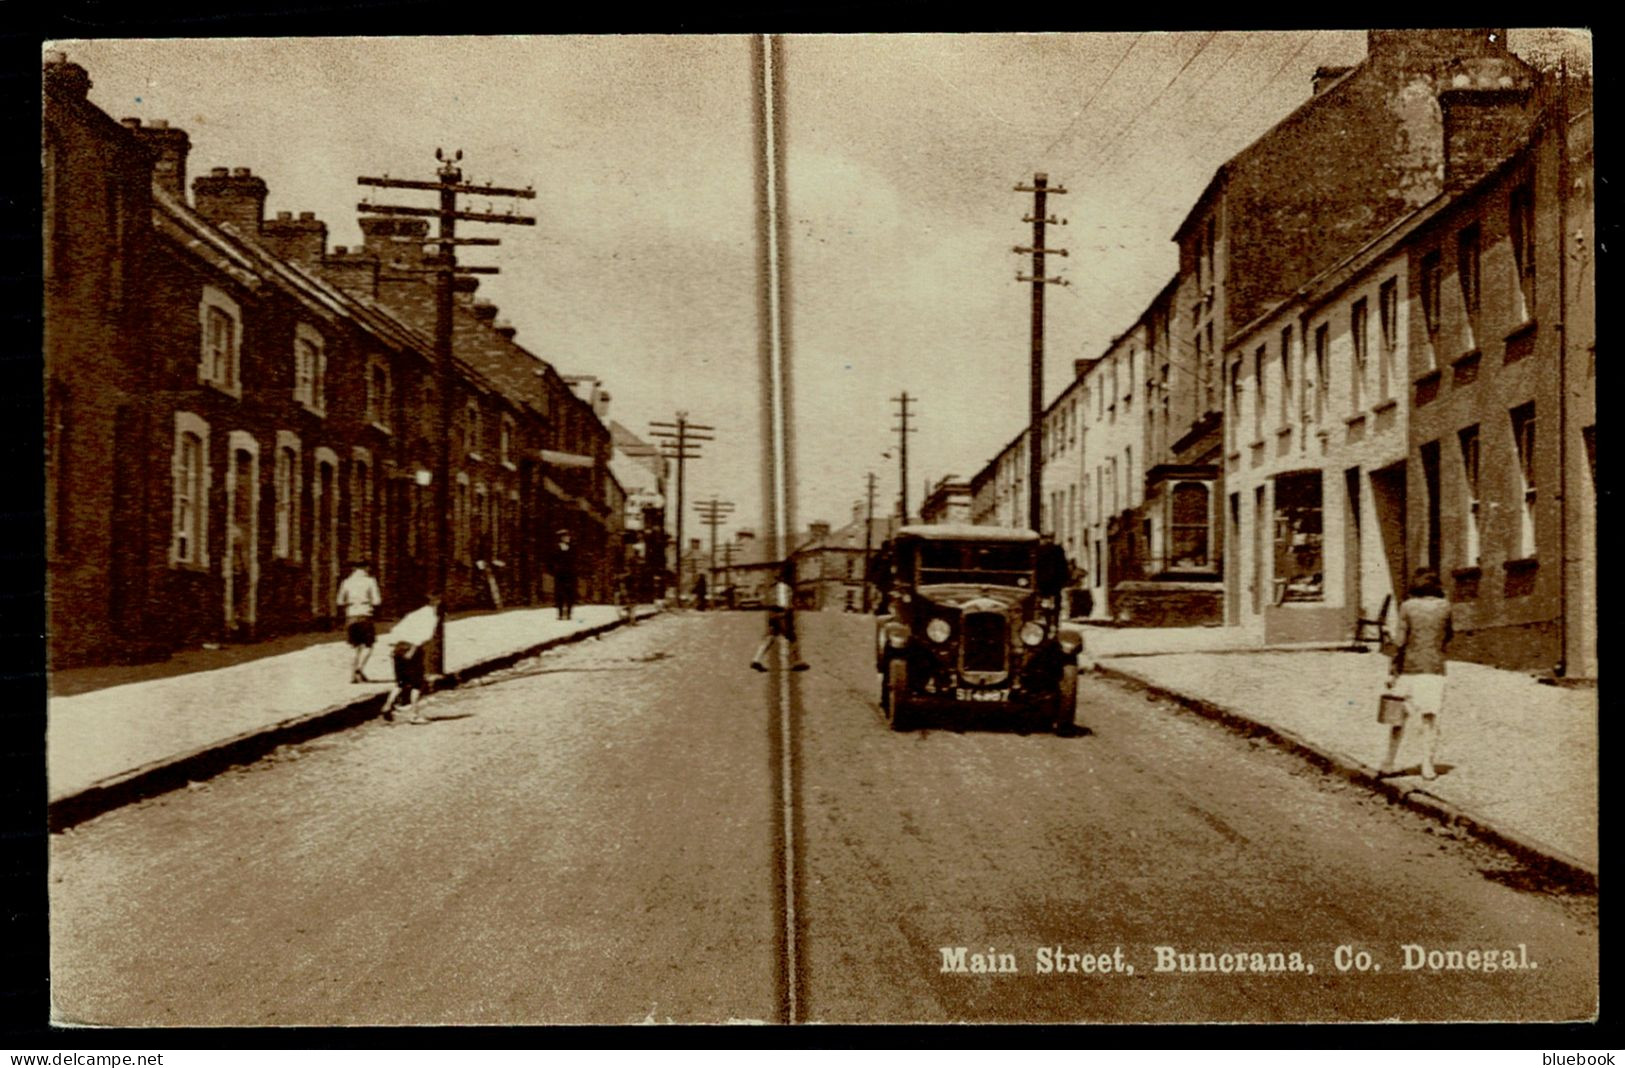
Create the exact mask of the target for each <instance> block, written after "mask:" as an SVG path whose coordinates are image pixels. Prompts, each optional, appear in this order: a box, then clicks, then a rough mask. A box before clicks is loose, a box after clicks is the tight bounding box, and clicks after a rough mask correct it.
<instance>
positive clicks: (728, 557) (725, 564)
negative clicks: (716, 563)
mask: <svg viewBox="0 0 1625 1068" xmlns="http://www.w3.org/2000/svg"><path fill="white" fill-rule="evenodd" d="M738 548H739V543H738V542H732V541H730V542H727V543H725V544H724V545H723V546H722V585H723V588H724V589H726V590H727V591H728V607H729V608H732V607H733V587H734V580H733V566H734V550H736V549H738Z"/></svg>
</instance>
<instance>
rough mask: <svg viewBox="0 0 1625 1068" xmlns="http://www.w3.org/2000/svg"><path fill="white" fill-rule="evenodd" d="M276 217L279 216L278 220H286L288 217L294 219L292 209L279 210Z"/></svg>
mask: <svg viewBox="0 0 1625 1068" xmlns="http://www.w3.org/2000/svg"><path fill="white" fill-rule="evenodd" d="M276 217H277V221H278V222H282V221H283V220H286V219H292V218H293V212H291V211H279V212H277V213H276Z"/></svg>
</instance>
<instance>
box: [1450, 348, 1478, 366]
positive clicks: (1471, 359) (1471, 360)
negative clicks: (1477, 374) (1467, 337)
mask: <svg viewBox="0 0 1625 1068" xmlns="http://www.w3.org/2000/svg"><path fill="white" fill-rule="evenodd" d="M1483 356H1484V353H1483V352H1482V351H1480V350H1479V349H1469V350H1468V351H1466V352H1464V353H1462V354H1461V355H1460V356H1457V357H1456V358H1455V359H1453V360H1451V361H1450V366H1451V367H1454V368H1456V369H1457V370H1462V369H1465V368H1468V367H1472V366H1474V365H1476V364H1477V363H1478V361H1479V360H1480V359H1482V358H1483Z"/></svg>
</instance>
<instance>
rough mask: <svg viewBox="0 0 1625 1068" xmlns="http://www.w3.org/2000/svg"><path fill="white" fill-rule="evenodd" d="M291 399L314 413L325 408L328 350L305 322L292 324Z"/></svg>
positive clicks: (323, 411) (318, 412) (324, 411)
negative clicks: (295, 325) (293, 326)
mask: <svg viewBox="0 0 1625 1068" xmlns="http://www.w3.org/2000/svg"><path fill="white" fill-rule="evenodd" d="M293 399H294V400H295V401H297V402H299V403H300V404H302V405H304V406H305V407H306V408H307V409H309V410H310V411H312V412H315V413H316V414H317V415H322V414H325V413H326V411H327V351H326V349H325V347H324V346H323V345H322V335H321V334H319V333H317V332H316V329H315V328H314V327H311V326H307V325H306V324H304V323H300V324H299V325H298V326H297V327H295V328H294V338H293Z"/></svg>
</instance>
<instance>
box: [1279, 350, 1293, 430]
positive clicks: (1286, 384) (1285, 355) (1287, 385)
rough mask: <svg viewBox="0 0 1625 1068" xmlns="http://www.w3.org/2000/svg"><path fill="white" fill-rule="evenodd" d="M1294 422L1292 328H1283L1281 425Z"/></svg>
mask: <svg viewBox="0 0 1625 1068" xmlns="http://www.w3.org/2000/svg"><path fill="white" fill-rule="evenodd" d="M1291 422H1292V328H1291V327H1290V326H1286V327H1282V328H1281V425H1282V426H1283V427H1284V426H1287V425H1289V424H1290V423H1291Z"/></svg>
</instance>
